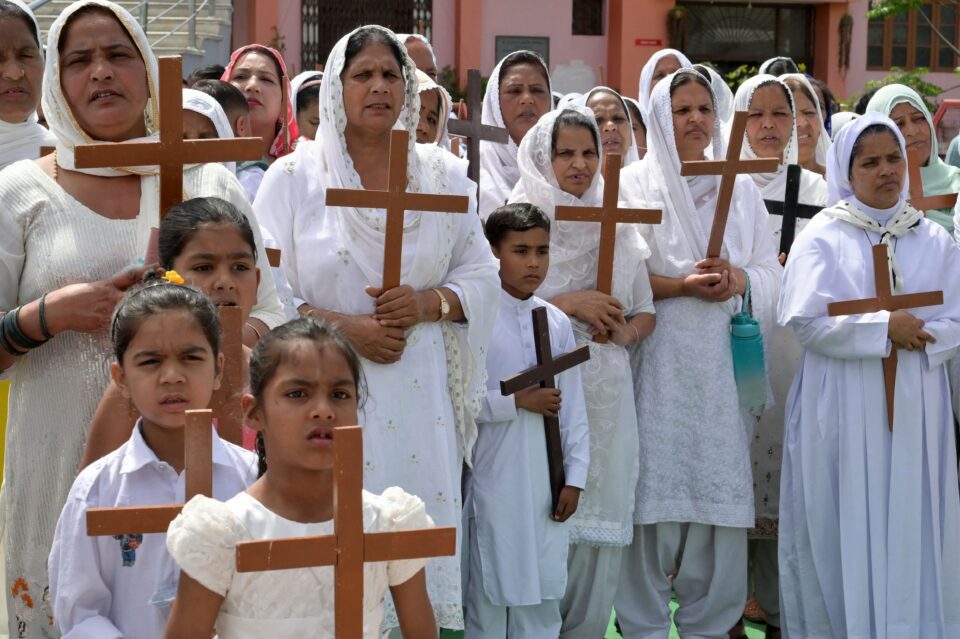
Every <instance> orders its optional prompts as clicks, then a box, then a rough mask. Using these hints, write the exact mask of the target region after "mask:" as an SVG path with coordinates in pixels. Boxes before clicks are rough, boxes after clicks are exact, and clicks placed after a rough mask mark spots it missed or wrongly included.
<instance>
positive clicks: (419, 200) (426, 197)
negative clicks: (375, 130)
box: [326, 129, 470, 291]
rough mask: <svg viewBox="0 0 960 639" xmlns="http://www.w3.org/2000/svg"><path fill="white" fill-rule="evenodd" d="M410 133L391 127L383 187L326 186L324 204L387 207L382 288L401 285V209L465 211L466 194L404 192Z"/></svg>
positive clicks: (467, 200)
mask: <svg viewBox="0 0 960 639" xmlns="http://www.w3.org/2000/svg"><path fill="white" fill-rule="evenodd" d="M409 140H410V134H409V133H408V132H407V131H403V130H399V129H394V130H393V131H391V134H390V165H389V168H388V173H389V176H390V177H389V180H388V183H387V190H386V191H375V190H372V189H364V190H362V191H354V190H351V189H327V196H326V199H327V206H356V207H362V208H370V209H386V210H387V224H386V226H387V228H386V232H385V237H384V243H383V286H382V288H383V290H384V291H386V290H388V289H391V288H395V287H397V286H400V266H401V257H402V251H403V218H404V212H405V211H408V210H411V211H432V212H436V213H466V212H467V207H468V206H469V202H470V201H469V198H467V196H466V195H436V194H432V193H408V192H407V143H408V142H409Z"/></svg>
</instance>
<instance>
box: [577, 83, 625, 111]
mask: <svg viewBox="0 0 960 639" xmlns="http://www.w3.org/2000/svg"><path fill="white" fill-rule="evenodd" d="M598 93H606V94H607V95H612V96H613V97H615V98H616V99H617V102H619V103H620V109H621V110H622V111H623V115H624V116H625V117H626V118H627V119H629V118H630V112H629V111H627V101H626V100H624V99H623V96H622V95H620V94H619V93H617V92H616V91H614V90H613V89H611V88H610V87H597V88H595V89H590V91H588V92H587V96H586V99H585V100H584V101H583V104H584V105H585V106H587V108H590V107H589V104H588V103H589V102H590V99H591V98H592V97H593V96H595V95H597V94H598Z"/></svg>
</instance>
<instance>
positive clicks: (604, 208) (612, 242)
mask: <svg viewBox="0 0 960 639" xmlns="http://www.w3.org/2000/svg"><path fill="white" fill-rule="evenodd" d="M620 168H621V167H620V154H619V153H611V154H610V155H608V156H607V157H606V160H605V162H604V165H603V204H601V205H600V206H558V207H557V208H556V218H557V221H562V222H599V223H600V255H599V257H598V260H597V290H598V291H600V292H601V293H605V294H606V295H612V294H613V258H614V253H615V251H616V246H617V224H660V221H661V220H662V218H663V212H662V211H661V210H660V209H623V208H619V207H618V206H617V202H618V200H619V197H620ZM594 341H595V342H598V343H606V342H607V341H608V337H607V336H606V335H597V336H596V337H595V338H594Z"/></svg>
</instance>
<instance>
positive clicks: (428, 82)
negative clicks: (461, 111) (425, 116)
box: [417, 69, 453, 149]
mask: <svg viewBox="0 0 960 639" xmlns="http://www.w3.org/2000/svg"><path fill="white" fill-rule="evenodd" d="M417 86H418V94H419V93H424V92H426V91H436V92H437V95H438V96H439V98H440V109H439V110H440V113H439V117H438V121H437V139H435V140H433V143H434V144H436V145H437V146H441V147H443V148H445V149H448V148H450V140H449V137H448V136H447V120H448V119H449V118H450V103H451V102H452V101H453V100H452V99H451V98H450V94H449V93H447V90H446V89H444V88H443V87H442V86H440V85H439V84H437V83H436V82H434V81H433V78H431V77H430V76H429V75H427V74H426V73H424V72H423V71H421V70H420V69H417Z"/></svg>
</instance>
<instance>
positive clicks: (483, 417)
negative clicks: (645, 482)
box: [463, 204, 590, 639]
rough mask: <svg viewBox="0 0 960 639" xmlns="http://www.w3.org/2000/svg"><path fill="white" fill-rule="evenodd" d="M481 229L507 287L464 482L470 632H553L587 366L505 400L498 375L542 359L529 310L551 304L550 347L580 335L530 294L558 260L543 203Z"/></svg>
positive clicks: (568, 346)
mask: <svg viewBox="0 0 960 639" xmlns="http://www.w3.org/2000/svg"><path fill="white" fill-rule="evenodd" d="M485 231H486V235H487V240H488V241H489V242H490V246H491V248H492V250H493V253H494V255H496V257H497V258H499V260H500V282H501V288H502V290H501V295H500V306H499V312H498V314H497V322H496V328H495V329H494V339H493V341H492V342H491V344H490V347H489V349H488V352H487V389H488V390H487V397H486V399H485V400H484V403H483V407H482V409H481V412H480V416H479V418H478V420H477V422H478V426H477V427H478V431H479V434H478V437H477V443H476V446H475V448H474V452H473V467H472V468H471V469H470V470H469V472H468V473H467V475H466V478H465V482H464V492H465V499H464V509H463V517H464V534H465V541H464V552H463V561H464V569H463V573H464V581H465V584H466V587H465V589H464V597H465V600H464V608H465V610H464V617H465V624H466V632H465V638H466V639H473V638H480V637H482V638H484V639H497V638H501V637H511V638H513V637H530V638H534V637H537V638H539V637H556V636H557V635H558V634H559V632H560V625H561V619H560V607H559V604H560V598H561V597H562V596H563V593H564V590H565V588H566V581H567V548H568V532H567V525H566V524H565V523H564V522H565V521H566V520H567V519H568V518H569V517H570V516H572V515H573V513H574V512H576V509H577V503H578V501H579V499H580V491H581V490H582V489H583V487H584V485H585V484H586V479H587V467H588V465H589V456H590V445H589V430H588V426H587V413H586V407H585V404H584V399H583V387H582V384H581V380H580V372H579V369H578V368H576V367H575V368H572V369H569V370H567V371H565V372H563V373H561V374H560V375H558V376H557V388H556V389H547V388H539V387H531V388H528V389H525V390H522V391H520V392H518V393H516V394H515V395H512V396H509V397H504V396H502V395H501V393H500V380H502V379H506V378H508V377H510V376H512V375H514V374H516V373H518V372H520V371H523V370H525V369H527V368H529V367H531V366H534V365H536V363H537V356H536V351H535V347H534V334H533V320H532V311H533V309H535V308H537V307H540V306H543V307H545V308H546V309H547V317H548V321H549V325H550V343H551V348H552V351H553V353H554V354H557V355H559V354H562V353H565V352H567V351H570V350H573V349H574V348H575V347H576V342H575V341H574V336H573V329H572V327H571V325H570V320H569V319H568V318H567V316H566V314H565V313H564V312H563V311H561V310H560V309H558V308H556V307H555V306H553V305H552V304H549V303H548V302H546V301H544V300H542V299H540V298H538V297H536V296H534V292H535V291H536V290H537V288H538V287H539V286H540V284H541V283H542V282H543V280H544V278H545V277H546V275H547V268H548V266H549V263H550V221H549V219H548V218H547V216H546V215H545V214H544V213H543V211H541V210H540V209H539V208H537V207H536V206H533V205H531V204H509V205H507V206H503V207H500V208H499V209H497V210H496V211H494V212H493V213H491V215H490V216H489V217H488V218H487V222H486V228H485ZM561 400H562V402H561ZM561 403H562V409H561ZM544 415H547V416H551V417H554V416H559V419H560V432H561V439H562V444H563V466H564V472H565V477H566V485H565V486H564V488H563V490H562V491H561V493H560V498H559V503H558V504H557V508H556V509H555V510H554V509H553V508H552V497H551V492H550V482H549V476H548V466H547V450H546V438H545V435H544V427H543V416H544Z"/></svg>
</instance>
